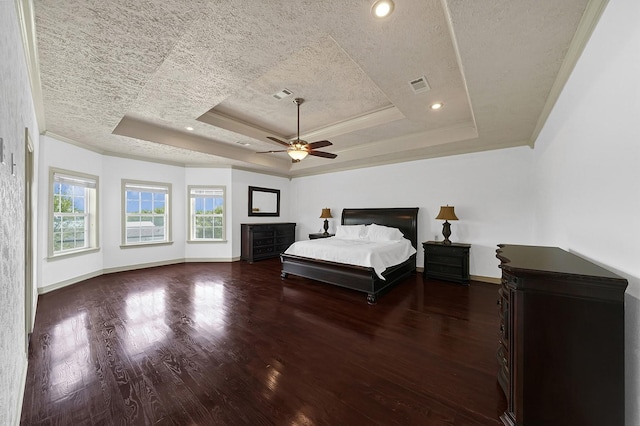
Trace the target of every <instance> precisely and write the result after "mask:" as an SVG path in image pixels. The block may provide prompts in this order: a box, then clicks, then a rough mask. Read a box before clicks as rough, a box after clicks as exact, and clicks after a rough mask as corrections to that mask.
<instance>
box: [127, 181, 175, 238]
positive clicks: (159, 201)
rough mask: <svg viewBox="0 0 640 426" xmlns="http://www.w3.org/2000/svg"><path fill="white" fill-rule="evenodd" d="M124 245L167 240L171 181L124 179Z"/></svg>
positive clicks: (169, 235)
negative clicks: (156, 181) (154, 181)
mask: <svg viewBox="0 0 640 426" xmlns="http://www.w3.org/2000/svg"><path fill="white" fill-rule="evenodd" d="M122 185H123V190H122V205H123V206H124V220H123V223H124V226H123V230H122V233H123V237H122V241H123V243H122V244H123V245H125V246H132V245H141V244H155V243H167V242H170V241H171V233H170V227H169V212H170V210H171V208H170V204H169V195H170V192H171V184H168V183H153V182H134V181H125V180H123V181H122Z"/></svg>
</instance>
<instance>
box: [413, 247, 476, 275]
mask: <svg viewBox="0 0 640 426" xmlns="http://www.w3.org/2000/svg"><path fill="white" fill-rule="evenodd" d="M422 247H423V248H424V272H423V275H424V277H425V278H436V279H440V280H447V281H455V282H458V283H463V284H468V283H469V249H470V248H471V244H460V243H451V244H442V242H440V241H427V242H426V243H422Z"/></svg>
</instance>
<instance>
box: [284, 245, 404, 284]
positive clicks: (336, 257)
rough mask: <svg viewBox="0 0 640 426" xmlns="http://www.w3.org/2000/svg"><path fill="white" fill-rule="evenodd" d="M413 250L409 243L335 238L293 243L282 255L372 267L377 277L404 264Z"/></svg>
mask: <svg viewBox="0 0 640 426" xmlns="http://www.w3.org/2000/svg"><path fill="white" fill-rule="evenodd" d="M415 252H416V249H415V248H413V246H412V245H411V241H409V240H407V239H406V238H405V239H402V240H397V241H383V242H378V241H375V242H374V241H368V240H364V239H360V240H351V239H341V238H336V237H331V238H321V239H316V240H304V241H297V242H295V243H293V244H291V246H289V248H288V249H287V250H286V251H285V253H286V254H292V255H295V256H303V257H310V258H313V259H321V260H328V261H331V262H338V263H346V264H350V265H358V266H366V267H372V268H373V269H374V270H375V271H376V274H377V275H378V277H380V278H382V279H384V277H383V276H382V272H384V270H385V269H387V268H388V267H390V266H394V265H397V264H399V263H402V262H404V261H405V260H407V259H408V258H409V257H411V255H412V254H414V253H415Z"/></svg>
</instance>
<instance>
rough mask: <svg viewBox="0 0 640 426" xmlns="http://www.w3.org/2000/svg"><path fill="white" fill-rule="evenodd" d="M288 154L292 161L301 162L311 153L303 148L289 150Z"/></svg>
mask: <svg viewBox="0 0 640 426" xmlns="http://www.w3.org/2000/svg"><path fill="white" fill-rule="evenodd" d="M287 154H289V157H291V158H292V159H294V160H296V161H300V160H303V159H304V158H305V157H306V156H307V155H308V154H309V152H307V150H306V149H303V148H296V147H291V148H289V149H288V150H287Z"/></svg>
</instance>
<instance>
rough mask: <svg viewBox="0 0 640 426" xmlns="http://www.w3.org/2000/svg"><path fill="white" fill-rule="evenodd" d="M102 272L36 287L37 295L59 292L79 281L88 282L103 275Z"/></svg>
mask: <svg viewBox="0 0 640 426" xmlns="http://www.w3.org/2000/svg"><path fill="white" fill-rule="evenodd" d="M103 274H104V272H103V271H95V272H90V273H88V274H84V275H80V276H77V277H73V278H69V279H68V280H64V281H60V282H57V283H55V284H49V285H48V286H46V287H38V294H39V295H40V294H47V293H50V292H52V291H54V290H59V289H61V288H64V287H68V286H70V285H73V284H76V283H79V282H80V281H84V280H88V279H91V278H95V277H99V276H100V275H103Z"/></svg>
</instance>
